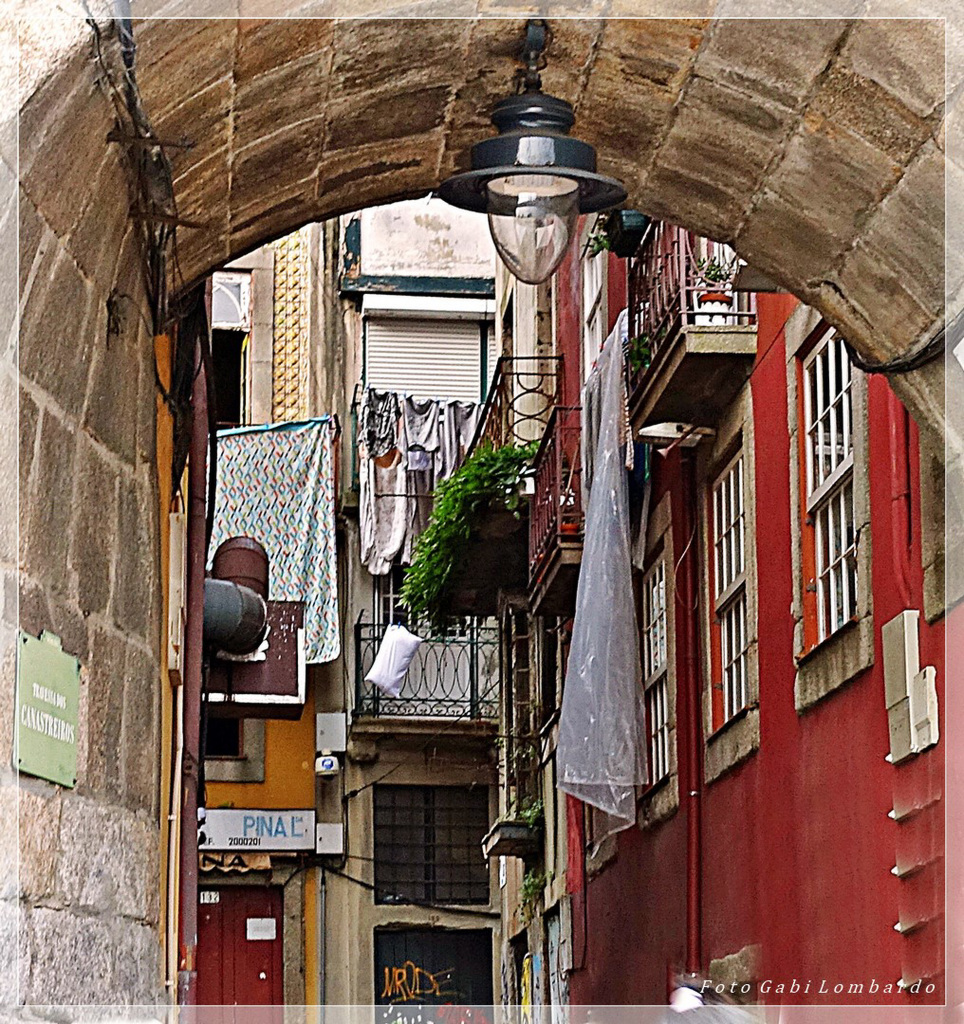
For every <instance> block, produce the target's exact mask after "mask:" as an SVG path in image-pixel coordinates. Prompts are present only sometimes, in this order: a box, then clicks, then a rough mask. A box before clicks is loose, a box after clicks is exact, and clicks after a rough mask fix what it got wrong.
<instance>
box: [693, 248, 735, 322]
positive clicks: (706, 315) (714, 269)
mask: <svg viewBox="0 0 964 1024" xmlns="http://www.w3.org/2000/svg"><path fill="white" fill-rule="evenodd" d="M696 269H697V271H698V273H699V279H700V281H701V283H702V284H703V285H705V286H706V290H705V291H697V293H696V301H697V304H698V306H699V313H698V314H697V320H696V322H697V323H707V324H712V323H718V322H719V321H718V320H717V319H716V317H719V316H720V315H721V314H725V313H729V312H730V310H731V308H732V301H733V293H732V290H731V285H732V280H733V269H732V268H731V267H730V266H729V265H728V264H726V263H723V262H722V261H721V260H718V259H715V258H714V259H708V258H701V259H698V260H697V261H696Z"/></svg>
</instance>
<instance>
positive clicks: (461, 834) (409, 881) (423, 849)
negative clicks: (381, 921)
mask: <svg viewBox="0 0 964 1024" xmlns="http://www.w3.org/2000/svg"><path fill="white" fill-rule="evenodd" d="M373 798H374V811H375V822H374V824H375V899H376V901H377V902H378V903H421V902H430V903H482V904H485V903H488V902H489V866H488V862H487V861H486V859H485V858H484V857H483V855H482V839H483V838H484V836H485V834H486V832H488V829H489V794H488V789H487V788H486V787H485V786H475V787H469V786H389V785H379V786H375V787H374V790H373Z"/></svg>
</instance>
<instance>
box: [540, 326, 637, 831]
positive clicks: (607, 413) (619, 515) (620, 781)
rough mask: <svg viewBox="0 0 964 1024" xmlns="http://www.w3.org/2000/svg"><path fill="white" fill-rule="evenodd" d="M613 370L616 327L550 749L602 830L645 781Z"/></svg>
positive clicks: (618, 359)
mask: <svg viewBox="0 0 964 1024" xmlns="http://www.w3.org/2000/svg"><path fill="white" fill-rule="evenodd" d="M623 368H624V353H623V339H622V337H621V332H620V328H619V325H618V324H617V326H616V328H615V329H614V330H613V332H612V334H610V336H609V337H608V338H607V339H606V342H605V344H604V345H603V350H602V353H601V354H600V356H599V359H598V366H597V370H598V373H599V424H598V436H597V440H596V445H595V450H594V451H593V453H592V456H593V457H592V485H591V488H590V490H589V501H588V505H587V507H586V530H585V545H584V549H583V556H582V569H581V572H580V574H579V584H578V589H577V592H576V615H575V620H574V622H573V631H572V645H571V648H570V652H569V664H568V667H567V670H566V682H565V689H564V691H563V699H562V711H561V716H560V721H559V745H558V749H557V752H556V760H557V765H558V771H559V788H560V789H561V790H563V791H564V792H566V793H570V794H572V795H573V796H575V797H578V798H579V799H580V800H584V801H585V802H586V803H588V804H592V805H593V806H594V807H597V808H599V810H601V811H603V812H605V814H607V815H608V816H609V822H608V828H606V829H604V831H608V832H615V831H618V830H620V829H623V828H627V827H628V826H629V825H632V824H633V823H634V822H635V820H636V787H637V786H640V785H643V784H645V782H646V780H647V771H646V761H645V754H644V750H645V735H646V732H645V723H644V711H643V702H642V685H641V684H642V678H641V673H642V669H641V665H640V660H639V635H638V632H637V627H636V612H635V604H634V601H633V585H632V562H631V558H630V529H629V480H628V477H627V474H626V461H627V457H626V446H627V444H628V443H629V447H630V448H631V447H632V446H631V443H630V439H629V437H628V432H627V429H626V417H625V384H624V380H625V377H624V369H623Z"/></svg>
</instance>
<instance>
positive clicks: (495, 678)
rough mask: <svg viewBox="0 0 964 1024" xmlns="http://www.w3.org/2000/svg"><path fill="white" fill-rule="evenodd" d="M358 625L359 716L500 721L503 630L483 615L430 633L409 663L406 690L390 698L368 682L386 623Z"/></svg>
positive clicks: (357, 703)
mask: <svg viewBox="0 0 964 1024" xmlns="http://www.w3.org/2000/svg"><path fill="white" fill-rule="evenodd" d="M363 618H364V616H363V617H362V618H360V619H359V620H358V622H357V623H356V624H355V715H356V716H357V715H372V716H380V717H398V718H466V719H483V718H490V719H494V718H497V717H498V714H499V630H498V626H496V625H490V624H486V623H483V622H479V620H477V619H469V618H467V619H459V620H455V621H453V623H452V624H451V625H450V626H448V627H447V628H445V629H444V630H441V631H436V632H435V633H434V634H432V633H429V632H427V631H423V630H419V629H417V628H415V627H409V628H411V629H412V630H413V632H415V633H417V634H418V635H419V636H422V637H425V639H424V640H423V641H422V644H421V645H420V646H419V648H418V650H417V651H416V653H415V657H414V658H413V660H412V663H411V665H410V666H409V669H408V673H407V674H406V676H405V681H404V682H403V684H402V690H401V693H400V694H399V695H398V696H397V697H389V696H387V695H385V694H384V693H382V692H381V691H380V690H379V689H378V687H376V686H372V684H371V683H367V682H366V681H365V676H366V675H367V674H368V672H369V670H370V669H371V667H372V663H373V662H374V660H375V655H376V654H377V653H378V648H379V647H380V646H381V642H382V639H383V637H384V635H385V630H386V628H387V627H386V626H384V625H380V624H375V623H370V622H364V621H363Z"/></svg>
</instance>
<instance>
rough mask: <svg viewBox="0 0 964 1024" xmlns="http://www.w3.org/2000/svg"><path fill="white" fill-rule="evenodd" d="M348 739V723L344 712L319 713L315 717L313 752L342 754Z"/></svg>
mask: <svg viewBox="0 0 964 1024" xmlns="http://www.w3.org/2000/svg"><path fill="white" fill-rule="evenodd" d="M347 739H348V723H347V719H346V717H345V714H344V712H341V711H335V712H319V713H318V714H317V715H315V750H316V751H317V752H319V753H320V752H321V751H323V750H324V751H327V752H328V753H329V754H343V753H344V752H345V745H346V742H347Z"/></svg>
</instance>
